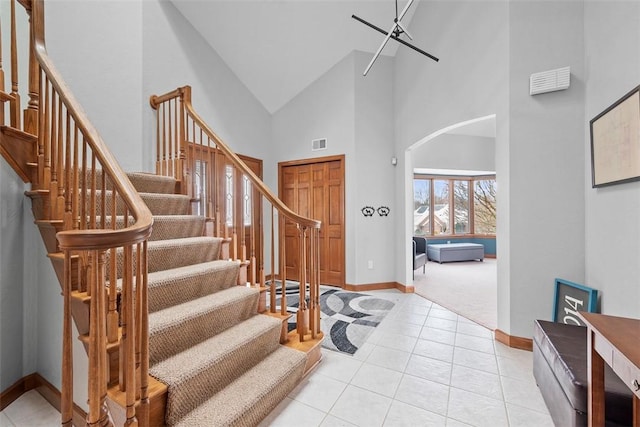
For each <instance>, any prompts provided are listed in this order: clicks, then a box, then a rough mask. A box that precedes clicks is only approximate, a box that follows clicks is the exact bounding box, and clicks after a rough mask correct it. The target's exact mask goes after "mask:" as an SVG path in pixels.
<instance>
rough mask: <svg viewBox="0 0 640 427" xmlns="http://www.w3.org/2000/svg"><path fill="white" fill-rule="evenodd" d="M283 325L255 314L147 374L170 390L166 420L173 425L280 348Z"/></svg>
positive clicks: (268, 317) (160, 364)
mask: <svg viewBox="0 0 640 427" xmlns="http://www.w3.org/2000/svg"><path fill="white" fill-rule="evenodd" d="M281 326H282V323H281V321H280V320H279V319H276V318H274V317H270V316H265V315H262V314H257V315H254V316H252V317H250V318H249V319H247V320H245V321H244V322H242V323H239V324H237V325H234V326H233V327H231V328H229V329H227V330H226V331H223V332H221V333H220V334H217V335H215V336H214V337H212V338H210V339H208V340H206V341H204V342H202V343H200V344H198V345H196V346H193V347H191V348H189V349H187V350H185V351H184V352H182V353H179V354H176V355H175V356H173V357H171V358H169V359H166V360H164V361H162V362H160V363H158V364H156V365H154V366H152V367H151V368H150V373H151V375H153V376H154V377H155V378H156V379H158V380H159V381H161V382H163V383H165V384H166V385H167V386H168V388H169V394H168V396H167V411H166V414H165V421H166V422H167V424H169V425H171V424H175V423H176V422H177V421H179V420H180V419H181V418H182V417H184V415H186V414H187V413H189V412H190V411H191V410H193V409H195V408H196V407H198V406H199V405H200V404H202V403H203V402H204V401H206V400H207V399H208V398H209V397H210V396H211V395H213V394H215V393H217V392H218V391H220V390H222V389H223V388H224V387H226V386H227V385H229V384H230V383H231V382H233V381H234V380H235V379H236V378H237V377H238V376H240V375H242V373H244V372H246V371H248V370H250V369H251V368H252V367H254V366H255V365H257V364H258V363H259V362H260V361H261V360H262V359H264V358H265V357H266V356H268V355H269V354H270V353H272V352H273V351H275V350H276V348H278V347H279V344H278V340H279V337H280V329H281Z"/></svg>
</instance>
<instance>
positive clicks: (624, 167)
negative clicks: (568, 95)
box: [589, 86, 640, 188]
mask: <svg viewBox="0 0 640 427" xmlns="http://www.w3.org/2000/svg"><path fill="white" fill-rule="evenodd" d="M589 125H590V126H589V128H590V134H591V183H592V187H593V188H597V187H604V186H607V185H613V184H622V183H625V182H631V181H637V180H640V86H637V87H636V88H634V89H633V90H631V91H630V92H629V93H627V94H626V95H624V96H623V97H622V98H620V99H619V100H617V101H616V102H615V103H614V104H613V105H611V106H610V107H609V108H607V109H606V110H604V111H603V112H602V113H600V114H598V115H597V116H596V117H594V118H593V119H592V120H591V121H590V122H589Z"/></svg>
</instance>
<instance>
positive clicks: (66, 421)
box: [60, 250, 73, 427]
mask: <svg viewBox="0 0 640 427" xmlns="http://www.w3.org/2000/svg"><path fill="white" fill-rule="evenodd" d="M71 273H72V272H71V251H68V250H65V251H64V279H63V284H62V298H63V314H62V391H61V392H60V420H61V424H62V426H63V427H72V425H73V424H72V421H73V338H72V334H73V328H72V325H71V322H72V320H73V319H72V318H71V291H72V289H71V277H72V275H71Z"/></svg>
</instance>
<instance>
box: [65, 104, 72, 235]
mask: <svg viewBox="0 0 640 427" xmlns="http://www.w3.org/2000/svg"><path fill="white" fill-rule="evenodd" d="M64 151H65V157H64V169H63V170H64V180H63V181H64V188H63V189H62V192H63V193H64V195H63V200H64V217H63V221H64V229H65V230H70V229H72V228H73V222H74V221H73V215H72V213H71V208H72V200H71V185H72V181H71V180H72V178H73V167H72V164H71V154H72V152H71V116H70V114H69V112H68V111H67V137H66V139H65V150H64Z"/></svg>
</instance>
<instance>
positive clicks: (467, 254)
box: [427, 243, 484, 264]
mask: <svg viewBox="0 0 640 427" xmlns="http://www.w3.org/2000/svg"><path fill="white" fill-rule="evenodd" d="M427 257H428V258H429V259H430V260H431V261H437V262H439V263H440V264H442V263H443V262H449V261H473V260H476V259H478V260H480V261H482V260H484V246H483V245H481V244H479V243H447V244H430V245H427Z"/></svg>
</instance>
